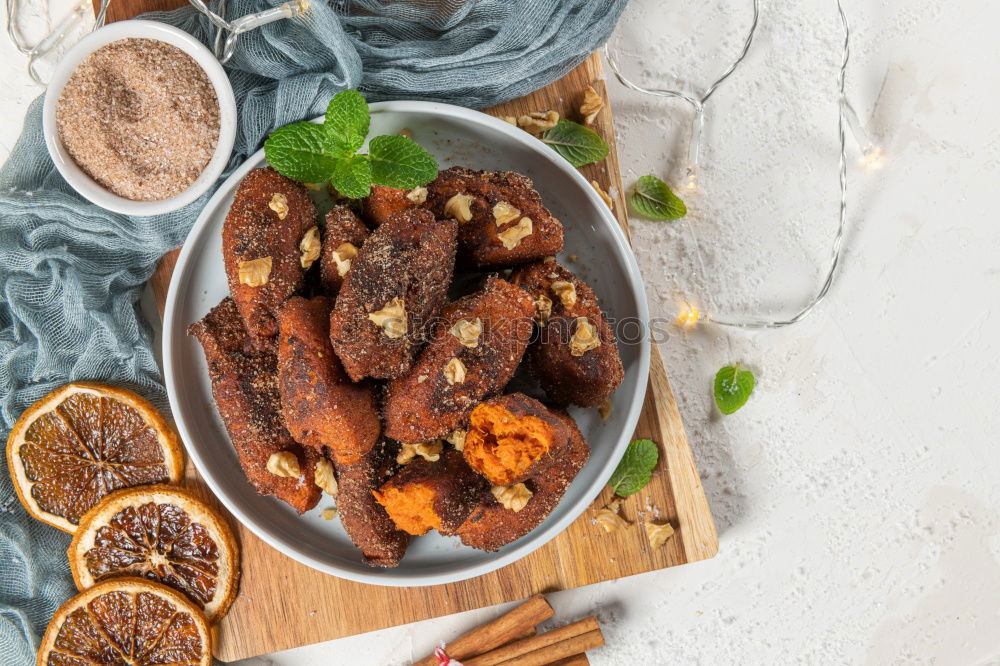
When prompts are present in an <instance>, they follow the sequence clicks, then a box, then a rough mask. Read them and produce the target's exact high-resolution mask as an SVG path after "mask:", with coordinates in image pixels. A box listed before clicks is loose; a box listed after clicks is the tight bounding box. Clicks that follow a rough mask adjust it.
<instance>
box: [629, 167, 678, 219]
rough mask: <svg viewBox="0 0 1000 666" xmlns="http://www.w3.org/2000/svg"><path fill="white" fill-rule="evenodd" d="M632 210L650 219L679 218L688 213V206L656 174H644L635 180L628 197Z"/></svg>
mask: <svg viewBox="0 0 1000 666" xmlns="http://www.w3.org/2000/svg"><path fill="white" fill-rule="evenodd" d="M628 203H629V205H630V206H631V207H632V210H633V211H634V212H635V213H636V214H637V215H641V216H642V217H646V218H649V219H650V220H678V219H680V218H682V217H684V216H685V215H687V206H685V205H684V202H683V201H681V198H680V197H679V196H677V195H676V194H674V193H673V192H671V191H670V188H669V187H667V184H666V183H664V182H663V181H662V180H660V179H659V178H657V177H656V176H643V177H642V178H640V179H639V180H637V181H636V182H635V187H634V188H633V189H632V194H631V195H630V196H629V198H628Z"/></svg>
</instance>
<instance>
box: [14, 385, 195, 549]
mask: <svg viewBox="0 0 1000 666" xmlns="http://www.w3.org/2000/svg"><path fill="white" fill-rule="evenodd" d="M7 469H9V470H10V476H11V479H12V480H13V482H14V488H15V489H16V490H17V495H18V497H19V498H20V499H21V504H23V505H24V508H26V509H27V510H28V513H30V514H31V515H32V516H34V517H35V518H37V519H38V520H41V521H42V522H45V523H48V524H49V525H52V526H53V527H58V528H59V529H61V530H64V531H66V532H70V533H72V532H74V531H75V530H76V526H77V524H78V523H79V522H80V517H81V516H83V514H84V513H86V512H87V511H88V510H89V509H90V508H91V507H93V506H94V505H95V504H97V502H99V501H100V499H101V498H102V497H104V496H105V495H107V494H109V493H111V492H114V491H115V490H119V489H121V488H127V487H130V486H137V485H141V484H150V483H163V482H173V483H176V482H178V481H180V479H181V475H182V474H183V472H184V454H183V453H182V451H181V447H180V444H179V443H178V440H177V435H176V433H174V431H173V429H172V428H171V427H170V426H169V425H168V424H167V422H166V421H165V420H164V419H163V417H162V416H161V415H160V413H159V412H158V411H156V408H155V407H153V405H151V404H150V403H149V402H148V401H147V400H145V399H144V398H142V397H141V396H139V395H136V394H135V393H133V392H132V391H129V390H126V389H121V388H116V387H114V386H107V385H104V384H92V383H87V382H76V383H73V384H67V385H66V386H63V387H62V388H59V389H56V390H55V391H52V392H51V393H49V394H48V395H47V396H45V397H44V398H42V399H41V400H39V401H38V402H36V403H35V404H33V405H32V406H31V407H29V408H28V409H26V410H25V411H24V413H23V414H21V418H19V419H18V420H17V423H15V424H14V429H13V430H12V431H11V433H10V436H9V437H8V438H7Z"/></svg>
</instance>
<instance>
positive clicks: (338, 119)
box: [323, 90, 371, 157]
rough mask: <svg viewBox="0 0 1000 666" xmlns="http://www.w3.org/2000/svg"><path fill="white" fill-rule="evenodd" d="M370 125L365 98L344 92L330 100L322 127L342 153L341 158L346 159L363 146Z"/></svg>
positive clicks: (355, 92) (355, 91)
mask: <svg viewBox="0 0 1000 666" xmlns="http://www.w3.org/2000/svg"><path fill="white" fill-rule="evenodd" d="M370 123H371V116H370V115H369V114H368V103H367V102H366V101H365V98H364V97H362V96H361V93H359V92H358V91H357V90H345V91H344V92H341V93H337V94H336V95H334V97H333V99H331V100H330V104H329V106H327V107H326V120H325V121H324V123H323V127H324V128H325V129H326V131H327V132H329V133H330V136H331V137H332V138H333V141H334V142H335V143H336V144H337V146H338V147H339V148H340V150H341V151H342V152H343V155H342V156H343V157H347V156H349V155H353V154H354V153H356V152H358V149H359V148H361V146H362V145H363V144H364V142H365V137H366V136H368V125H369V124H370Z"/></svg>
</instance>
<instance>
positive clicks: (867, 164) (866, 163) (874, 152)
mask: <svg viewBox="0 0 1000 666" xmlns="http://www.w3.org/2000/svg"><path fill="white" fill-rule="evenodd" d="M884 156H885V152H884V151H883V150H882V146H876V145H873V144H869V145H868V146H866V147H865V149H864V150H862V151H861V158H860V159H859V160H858V162H859V163H860V164H861V166H863V167H864V168H866V169H868V170H869V171H875V170H876V169H881V168H882V164H883V160H882V158H883V157H884Z"/></svg>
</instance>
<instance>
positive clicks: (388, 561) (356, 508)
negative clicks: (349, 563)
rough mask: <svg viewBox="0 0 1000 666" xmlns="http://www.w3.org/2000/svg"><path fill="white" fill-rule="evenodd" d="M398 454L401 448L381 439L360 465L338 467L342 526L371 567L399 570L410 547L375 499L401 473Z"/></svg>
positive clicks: (339, 509)
mask: <svg viewBox="0 0 1000 666" xmlns="http://www.w3.org/2000/svg"><path fill="white" fill-rule="evenodd" d="M398 452H399V445H398V444H396V443H395V442H392V441H391V440H387V439H382V440H380V441H379V442H378V443H377V444H376V445H375V446H374V447H373V448H372V450H371V451H369V452H368V454H367V455H365V456H364V457H363V458H362V459H361V460H359V461H358V462H356V463H353V464H351V465H342V464H339V463H337V464H336V468H337V484H338V486H339V491H338V492H337V511H338V513H339V514H340V522H341V524H343V526H344V531H346V532H347V536H349V537H350V538H351V541H353V542H354V545H355V546H357V547H358V548H359V549H360V550H361V552H362V554H363V555H364V557H365V562H366V563H367V564H369V565H371V566H376V567H395V566H398V565H399V561H400V560H401V559H403V554H404V553H405V552H406V547H407V545H408V544H409V543H410V535H409V534H407V533H406V532H403V531H401V530H399V529H396V525H395V523H393V522H392V519H391V518H389V514H388V513H386V511H385V508H383V507H382V505H381V504H379V503H378V502H377V501H375V496H374V495H372V491H374V490H378V489H379V487H381V485H382V484H383V483H385V482H386V480H387V479H389V478H390V477H391V476H392V475H393V474H395V473H396V471H397V470H398V469H399V465H397V464H396V454H397V453H398Z"/></svg>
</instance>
